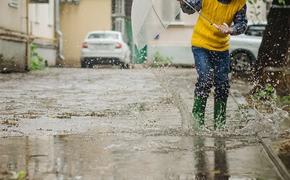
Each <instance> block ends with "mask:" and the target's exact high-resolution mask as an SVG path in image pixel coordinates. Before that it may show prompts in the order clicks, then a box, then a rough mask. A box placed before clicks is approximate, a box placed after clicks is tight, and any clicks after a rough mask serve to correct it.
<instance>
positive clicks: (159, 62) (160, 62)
mask: <svg viewBox="0 0 290 180" xmlns="http://www.w3.org/2000/svg"><path fill="white" fill-rule="evenodd" d="M171 64H172V58H171V57H166V56H163V55H161V54H160V52H156V53H155V54H154V55H153V64H152V66H153V67H166V66H170V65H171Z"/></svg>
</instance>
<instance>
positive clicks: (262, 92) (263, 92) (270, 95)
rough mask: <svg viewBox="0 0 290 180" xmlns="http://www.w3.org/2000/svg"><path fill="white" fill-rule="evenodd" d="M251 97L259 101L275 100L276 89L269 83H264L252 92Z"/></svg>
mask: <svg viewBox="0 0 290 180" xmlns="http://www.w3.org/2000/svg"><path fill="white" fill-rule="evenodd" d="M253 98H254V99H256V100H260V101H272V100H276V99H277V96H276V90H275V88H274V87H273V86H272V85H271V84H266V85H265V86H264V87H263V88H261V89H259V90H258V91H257V92H256V93H255V94H253Z"/></svg>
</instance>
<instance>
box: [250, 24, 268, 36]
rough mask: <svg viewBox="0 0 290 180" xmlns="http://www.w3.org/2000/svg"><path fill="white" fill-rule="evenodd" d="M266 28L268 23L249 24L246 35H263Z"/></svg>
mask: <svg viewBox="0 0 290 180" xmlns="http://www.w3.org/2000/svg"><path fill="white" fill-rule="evenodd" d="M265 29H266V25H262V24H261V25H250V26H248V29H247V31H246V32H245V34H246V35H249V36H260V37H262V36H263V33H264V31H265Z"/></svg>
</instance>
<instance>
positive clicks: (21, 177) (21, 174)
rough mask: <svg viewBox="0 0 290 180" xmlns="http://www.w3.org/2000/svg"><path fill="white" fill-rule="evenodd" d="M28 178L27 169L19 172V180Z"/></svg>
mask: <svg viewBox="0 0 290 180" xmlns="http://www.w3.org/2000/svg"><path fill="white" fill-rule="evenodd" d="M25 179H26V172H25V171H19V172H18V173H17V180H25Z"/></svg>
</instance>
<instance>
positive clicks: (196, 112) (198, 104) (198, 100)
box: [192, 96, 207, 128]
mask: <svg viewBox="0 0 290 180" xmlns="http://www.w3.org/2000/svg"><path fill="white" fill-rule="evenodd" d="M206 101H207V98H202V97H198V96H196V97H195V98H194V104H193V108H192V117H193V118H194V120H195V124H196V127H197V128H201V127H202V126H204V112H205V107H206Z"/></svg>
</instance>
